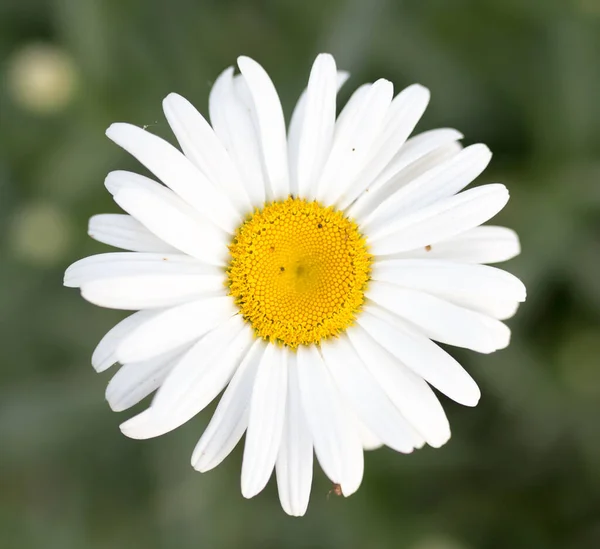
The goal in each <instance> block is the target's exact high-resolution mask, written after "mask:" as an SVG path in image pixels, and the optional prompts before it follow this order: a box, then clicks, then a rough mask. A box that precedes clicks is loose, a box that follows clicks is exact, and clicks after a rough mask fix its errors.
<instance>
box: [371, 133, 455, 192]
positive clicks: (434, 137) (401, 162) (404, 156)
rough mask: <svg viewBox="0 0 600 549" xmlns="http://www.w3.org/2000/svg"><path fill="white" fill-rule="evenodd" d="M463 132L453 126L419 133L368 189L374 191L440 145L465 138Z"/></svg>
mask: <svg viewBox="0 0 600 549" xmlns="http://www.w3.org/2000/svg"><path fill="white" fill-rule="evenodd" d="M463 137H464V136H463V134H462V133H460V132H459V131H458V130H455V129H452V128H437V129H435V130H429V131H426V132H422V133H419V134H417V135H415V136H414V137H411V138H410V139H409V140H407V141H406V143H404V145H403V146H402V148H401V149H400V150H399V151H398V152H397V153H396V155H395V156H394V158H393V159H392V160H391V161H390V163H389V164H388V165H387V166H386V167H385V169H384V170H383V171H382V172H381V173H380V174H379V175H378V176H377V177H376V178H375V180H374V181H373V182H372V183H371V184H370V185H369V187H368V190H369V191H370V192H373V191H375V190H377V189H378V188H380V187H381V186H382V185H384V184H385V183H386V182H387V181H389V180H390V179H392V178H393V177H394V176H396V174H398V173H399V172H400V171H402V170H403V169H404V168H406V167H407V166H409V165H410V164H412V163H413V162H415V160H418V159H419V158H422V157H423V156H425V155H427V154H429V153H430V152H432V151H434V150H436V149H438V148H439V147H442V146H445V145H449V144H451V143H456V142H457V141H459V140H461V139H462V138H463Z"/></svg>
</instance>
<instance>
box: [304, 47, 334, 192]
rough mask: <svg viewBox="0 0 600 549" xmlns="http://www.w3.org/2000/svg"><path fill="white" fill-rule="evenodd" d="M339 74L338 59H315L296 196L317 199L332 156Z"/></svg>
mask: <svg viewBox="0 0 600 549" xmlns="http://www.w3.org/2000/svg"><path fill="white" fill-rule="evenodd" d="M336 94H337V73H336V67H335V60H334V59H333V57H332V56H331V55H329V54H324V53H322V54H320V55H319V56H317V59H316V60H315V62H314V64H313V67H312V70H311V73H310V79H309V81H308V88H307V90H306V104H305V108H304V112H303V120H302V123H301V124H302V127H301V129H300V136H299V142H298V153H297V154H298V157H297V161H296V169H297V173H296V178H295V179H296V181H297V194H298V196H300V197H304V198H309V199H312V198H314V195H315V191H316V184H317V180H318V177H319V176H320V174H321V170H322V169H323V165H324V164H325V161H326V160H327V157H328V156H329V151H330V150H331V143H332V141H333V129H334V127H335V115H336V112H335V105H336Z"/></svg>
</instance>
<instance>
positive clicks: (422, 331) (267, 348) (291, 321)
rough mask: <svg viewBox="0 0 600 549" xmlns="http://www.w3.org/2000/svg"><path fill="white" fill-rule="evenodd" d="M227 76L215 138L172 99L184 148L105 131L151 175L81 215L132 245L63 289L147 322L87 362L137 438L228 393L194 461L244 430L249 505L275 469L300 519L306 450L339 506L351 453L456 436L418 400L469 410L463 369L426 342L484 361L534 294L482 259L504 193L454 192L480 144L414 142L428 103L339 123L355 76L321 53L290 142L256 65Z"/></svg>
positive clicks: (122, 244)
mask: <svg viewBox="0 0 600 549" xmlns="http://www.w3.org/2000/svg"><path fill="white" fill-rule="evenodd" d="M238 66H239V69H240V71H241V74H239V75H234V70H233V68H228V69H227V70H225V71H224V72H223V73H222V74H221V75H220V76H219V78H218V79H217V81H216V82H215V84H214V86H213V88H212V91H211V94H210V103H209V110H210V120H211V125H209V123H208V122H207V121H206V120H205V119H204V118H203V116H202V115H201V114H200V113H199V112H198V111H197V110H196V109H195V108H194V107H193V106H192V105H191V104H190V103H189V102H188V101H186V100H185V99H184V98H182V97H180V96H179V95H176V94H171V95H169V96H168V97H167V98H166V99H165V101H164V111H165V115H166V117H167V119H168V121H169V124H170V125H171V128H172V129H173V132H174V133H175V136H176V138H177V140H178V142H179V145H180V147H181V151H179V150H178V149H177V148H175V147H173V146H172V145H170V144H168V143H167V142H166V141H163V140H162V139H160V138H158V137H156V136H154V135H152V134H151V133H149V132H147V131H145V130H144V129H141V128H138V127H135V126H132V125H129V124H113V125H112V126H111V127H110V128H109V129H108V131H107V135H108V136H109V137H110V138H111V139H112V140H113V141H115V142H116V143H117V144H119V145H120V146H122V147H123V148H124V149H125V150H127V151H128V152H129V153H131V154H132V155H133V156H135V157H136V158H137V159H138V160H139V161H140V162H141V163H142V164H143V165H144V166H146V168H148V169H149V170H150V172H152V173H153V174H154V175H155V176H156V178H157V179H158V180H160V181H161V183H159V182H157V181H154V180H152V179H149V178H147V177H143V176H141V175H137V174H134V173H129V172H123V171H118V172H112V173H110V174H109V175H108V177H107V178H106V187H107V189H108V190H109V192H110V193H111V194H112V195H113V197H114V199H115V201H116V202H117V204H118V205H119V206H121V208H123V210H125V212H127V214H126V215H121V214H105V215H97V216H94V217H93V218H92V219H91V220H90V226H89V233H90V236H92V237H93V238H95V239H96V240H99V241H101V242H104V243H106V244H110V245H112V246H115V247H117V248H121V249H124V250H128V251H126V252H118V253H106V254H101V255H97V256H92V257H88V258H85V259H82V260H80V261H78V262H76V263H75V264H73V265H72V266H71V267H69V269H68V270H67V272H66V275H65V284H66V285H67V286H72V287H79V288H81V293H82V295H83V297H84V298H86V299H87V300H89V301H91V302H92V303H95V304H97V305H100V306H103V307H111V308H117V309H125V310H134V311H138V312H135V313H134V314H132V315H131V316H129V317H127V318H126V319H125V320H123V321H122V322H120V323H119V324H117V325H116V326H115V327H114V328H113V329H112V330H111V331H110V332H109V333H108V334H106V336H105V337H104V338H103V339H102V341H101V342H100V344H99V345H98V347H97V348H96V350H95V352H94V354H93V357H92V364H93V365H94V367H95V368H96V370H98V371H103V370H106V369H107V368H109V367H110V366H111V365H113V364H114V363H116V362H119V363H121V364H122V366H121V368H120V369H119V370H118V372H117V373H116V374H115V376H114V377H113V378H112V379H111V381H110V383H109V385H108V388H107V392H106V398H107V400H108V402H109V404H110V406H111V407H112V408H113V409H114V410H116V411H120V410H125V409H127V408H129V407H131V406H133V405H134V404H137V403H138V402H140V401H141V400H142V399H144V398H145V397H146V396H148V395H149V394H151V393H153V392H155V391H156V394H155V395H154V397H153V399H152V403H151V404H150V406H149V407H148V408H147V409H146V410H145V411H143V412H142V413H140V414H138V415H136V416H134V417H133V418H131V419H129V420H128V421H126V422H125V423H123V424H122V425H121V430H122V431H123V433H125V434H126V435H127V436H130V437H132V438H140V439H143V438H150V437H156V436H159V435H161V434H164V433H167V432H169V431H171V430H173V429H175V428H177V427H178V426H180V425H181V424H183V423H184V422H186V421H188V420H189V419H191V418H192V417H193V416H195V415H196V414H197V413H199V412H200V411H201V410H202V409H204V408H205V407H206V406H207V405H208V404H209V403H210V402H211V401H212V400H213V399H215V398H216V397H217V396H218V395H219V393H220V392H221V391H223V389H224V393H223V395H222V397H221V399H220V401H219V404H218V406H217V408H216V411H215V413H214V415H213V417H212V420H211V421H210V423H209V425H208V427H207V429H206V430H205V432H204V434H203V435H202V437H201V438H200V440H199V442H198V444H197V446H196V448H195V449H194V452H193V455H192V465H193V466H194V468H196V469H197V470H198V471H208V470H209V469H212V468H213V467H215V466H217V465H218V464H219V463H220V462H221V461H222V460H223V459H225V457H226V456H227V455H228V454H229V453H230V452H231V450H232V449H233V448H234V447H235V446H236V444H237V443H238V442H239V440H240V439H241V437H242V435H243V434H244V433H246V438H245V443H244V459H243V465H242V493H243V495H244V496H245V497H252V496H254V495H256V494H258V493H259V492H260V491H261V490H262V489H263V488H264V486H265V485H266V483H267V481H268V480H269V477H270V476H271V473H272V472H273V469H275V471H276V475H277V485H278V489H279V496H280V500H281V504H282V506H283V508H284V510H285V511H286V512H287V513H289V514H292V515H302V514H304V513H305V511H306V508H307V505H308V499H309V494H310V488H311V483H312V469H313V451H314V454H316V456H317V459H318V461H319V463H320V465H321V467H322V468H323V470H324V472H325V473H326V475H327V476H328V477H329V478H330V479H331V481H332V482H333V483H335V484H336V485H339V490H341V493H343V494H344V495H345V496H348V495H350V494H352V493H353V492H354V491H356V490H357V489H358V487H359V485H360V483H361V480H362V476H363V450H364V449H372V448H376V447H378V446H381V445H384V444H385V445H387V446H389V447H391V448H393V449H394V450H397V451H398V452H403V453H409V452H412V451H413V450H414V449H415V448H420V447H421V446H423V445H424V444H425V443H427V444H429V445H431V446H434V447H439V446H441V445H442V444H444V443H445V442H446V441H447V440H448V438H449V437H450V428H449V425H448V421H447V419H446V416H445V414H444V411H443V409H442V407H441V405H440V403H439V401H438V399H437V397H436V395H435V393H434V392H433V390H432V388H431V387H434V388H436V389H437V390H438V391H440V392H442V393H444V394H445V395H447V396H448V397H450V398H451V399H453V400H455V401H456V402H459V403H461V404H464V405H467V406H474V405H476V404H477V402H478V400H479V396H480V393H479V389H478V387H477V385H476V383H475V382H474V381H473V379H472V378H471V376H470V375H469V374H468V373H467V372H466V371H465V370H464V369H463V368H462V367H461V366H460V365H459V364H458V362H456V360H454V359H453V358H452V357H451V356H450V355H449V354H448V353H446V352H445V351H444V350H442V349H441V348H440V347H439V346H438V345H437V344H436V343H434V341H437V342H441V343H446V344H449V345H455V346H459V347H465V348H468V349H472V350H474V351H478V352H481V353H490V352H492V351H495V350H497V349H501V348H503V347H505V346H506V345H508V342H509V337H510V331H509V329H508V328H507V327H506V326H505V324H503V323H502V322H501V321H502V320H504V319H506V318H508V317H510V316H512V315H513V314H514V312H515V311H516V309H517V307H518V304H519V302H521V301H523V300H524V299H525V288H524V286H523V284H522V283H521V282H520V281H519V280H518V279H517V278H515V277H514V276H512V275H511V274H509V273H507V272H505V271H502V270H500V269H497V268H494V267H490V266H487V265H484V264H485V263H495V262H499V261H504V260H507V259H510V258H511V257H513V256H515V255H516V254H518V253H519V242H518V238H517V236H516V234H515V233H514V232H513V231H511V230H509V229H506V228H503V227H494V226H483V227H482V226H480V225H481V224H482V223H484V222H486V221H487V220H488V219H490V218H491V217H493V216H494V215H495V214H496V213H498V212H499V211H500V210H501V209H502V208H503V207H504V205H505V204H506V202H507V201H508V191H507V190H506V188H505V187H504V186H503V185H500V184H492V185H483V186H480V187H475V188H473V189H470V190H466V191H465V190H463V189H464V188H465V187H466V186H467V185H468V184H469V183H471V182H472V181H473V180H474V179H475V178H476V177H477V176H478V175H479V174H480V173H481V172H482V171H483V170H484V169H485V167H486V166H487V164H488V162H489V161H490V158H491V153H490V151H489V149H488V148H487V147H485V146H484V145H472V146H470V147H467V148H464V149H463V148H462V147H461V146H460V144H459V140H460V139H461V138H462V135H461V134H460V133H459V132H457V131H456V130H453V129H438V130H432V131H428V132H424V133H421V134H419V135H416V136H414V137H412V138H410V139H408V137H409V135H410V134H411V133H412V131H413V129H414V127H415V125H416V124H417V122H418V120H419V119H420V117H421V115H422V114H423V112H424V110H425V108H426V106H427V103H428V101H429V92H428V91H427V90H426V89H425V88H423V87H422V86H419V85H414V86H410V87H408V88H406V89H405V90H403V91H401V92H400V93H399V94H398V95H396V96H395V97H393V86H392V84H391V83H390V82H389V81H387V80H383V79H382V80H378V81H377V82H375V83H374V84H366V85H363V86H361V87H359V88H358V89H357V90H356V91H355V92H354V94H353V95H352V96H351V98H350V100H349V101H348V103H347V104H346V105H345V107H344V108H343V109H342V110H341V112H340V114H339V116H337V117H336V95H337V91H338V89H339V87H340V86H341V85H342V84H343V83H344V81H345V80H346V78H347V74H346V73H343V72H338V71H337V70H336V66H335V61H334V59H333V57H331V56H330V55H326V54H322V55H319V56H318V57H317V59H316V61H315V63H314V65H313V68H312V71H311V73H310V78H309V82H308V86H307V88H306V90H305V91H304V93H303V94H302V95H301V97H300V100H299V101H298V104H297V105H296V108H295V110H294V114H293V116H292V119H291V123H290V127H289V130H288V131H287V132H286V126H285V121H284V116H283V111H282V108H281V104H280V102H279V98H278V96H277V92H276V90H275V87H274V86H273V83H272V82H271V80H270V78H269V76H268V75H267V73H266V72H265V71H264V69H263V68H262V67H261V66H260V65H258V63H256V62H255V61H253V60H251V59H249V58H247V57H241V58H239V60H238Z"/></svg>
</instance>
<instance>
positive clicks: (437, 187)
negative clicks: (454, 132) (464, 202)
mask: <svg viewBox="0 0 600 549" xmlns="http://www.w3.org/2000/svg"><path fill="white" fill-rule="evenodd" d="M491 158H492V153H491V152H490V150H489V149H488V148H487V147H486V146H485V145H481V144H478V145H471V146H470V147H467V148H466V149H463V150H462V151H460V152H459V153H458V154H456V155H454V156H452V157H451V158H449V159H448V160H446V161H444V162H440V163H439V164H438V165H437V166H435V167H434V168H432V169H430V170H428V171H427V172H425V173H424V174H422V175H420V176H419V177H417V178H415V179H413V180H412V181H411V182H410V183H408V184H406V185H404V186H403V187H402V188H401V189H399V190H398V191H397V192H395V193H394V194H393V195H391V196H389V197H387V198H386V199H384V200H383V201H382V203H381V204H379V206H378V207H377V208H375V209H374V210H373V212H372V213H370V214H369V215H368V216H366V217H365V218H364V219H362V220H361V226H363V227H365V229H367V230H369V231H372V232H377V231H378V230H380V229H381V228H384V227H385V226H386V225H387V224H388V223H389V222H390V221H392V220H393V219H396V218H397V217H398V216H404V215H407V214H408V213H412V212H415V211H417V210H419V209H421V208H425V207H427V206H429V205H431V204H434V203H436V202H438V201H439V200H442V199H444V198H448V197H450V196H452V195H454V194H456V193H457V192H459V191H461V190H462V189H464V188H465V187H466V186H467V185H468V184H469V183H471V181H473V180H474V179H475V178H476V177H477V176H478V175H480V174H481V172H483V170H484V169H485V168H486V167H487V165H488V164H489V162H490V160H491Z"/></svg>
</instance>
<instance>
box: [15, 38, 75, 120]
mask: <svg viewBox="0 0 600 549" xmlns="http://www.w3.org/2000/svg"><path fill="white" fill-rule="evenodd" d="M77 76H78V75H77V69H76V67H75V64H74V62H73V59H72V58H71V56H70V55H69V54H68V53H67V52H66V51H64V50H63V49H61V48H59V47H57V46H54V45H52V44H43V43H32V44H27V45H25V46H23V47H22V48H20V49H18V50H16V51H15V52H14V53H13V54H12V56H11V58H10V59H9V62H8V65H7V78H6V82H7V85H8V91H9V94H10V96H11V97H12V100H13V101H14V102H15V103H16V104H17V105H19V106H20V107H21V108H23V109H25V110H27V111H30V112H32V113H34V114H53V113H56V112H60V111H62V110H63V109H65V108H66V107H67V106H68V105H69V103H70V102H71V101H72V99H73V97H74V95H75V92H76V89H77V80H78V78H77Z"/></svg>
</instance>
